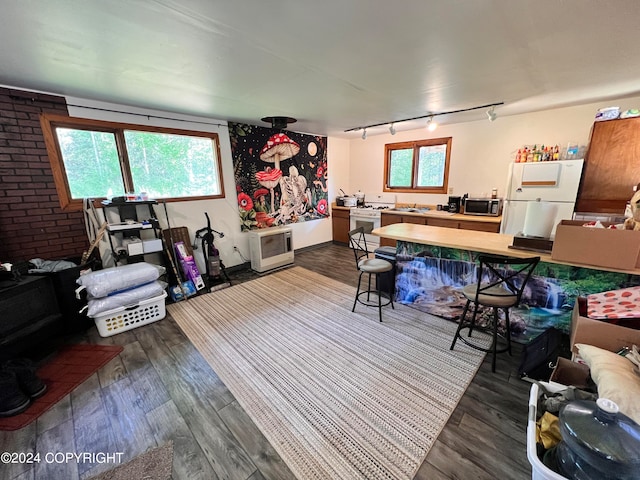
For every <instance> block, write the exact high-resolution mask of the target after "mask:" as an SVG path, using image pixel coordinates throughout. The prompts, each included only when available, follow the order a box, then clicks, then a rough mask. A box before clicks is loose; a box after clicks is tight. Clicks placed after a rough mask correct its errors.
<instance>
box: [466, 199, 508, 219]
mask: <svg viewBox="0 0 640 480" xmlns="http://www.w3.org/2000/svg"><path fill="white" fill-rule="evenodd" d="M500 213H502V199H501V198H467V199H466V200H465V202H464V214H465V215H489V216H492V217H497V216H498V215H500Z"/></svg>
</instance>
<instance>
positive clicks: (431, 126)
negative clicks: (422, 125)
mask: <svg viewBox="0 0 640 480" xmlns="http://www.w3.org/2000/svg"><path fill="white" fill-rule="evenodd" d="M436 128H438V124H437V123H436V122H434V121H433V115H432V116H430V117H429V120H427V130H429V131H430V132H433V131H434V130H435V129H436Z"/></svg>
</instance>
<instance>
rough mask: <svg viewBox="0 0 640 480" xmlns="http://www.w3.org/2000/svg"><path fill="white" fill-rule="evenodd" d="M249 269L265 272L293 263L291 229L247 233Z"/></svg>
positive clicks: (272, 229)
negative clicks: (249, 258) (249, 255)
mask: <svg viewBox="0 0 640 480" xmlns="http://www.w3.org/2000/svg"><path fill="white" fill-rule="evenodd" d="M249 249H250V250H251V268H252V269H253V270H255V271H256V272H266V271H267V270H273V269H274V268H279V267H284V266H286V265H291V264H292V263H293V238H292V230H291V228H268V229H264V230H255V231H252V232H249Z"/></svg>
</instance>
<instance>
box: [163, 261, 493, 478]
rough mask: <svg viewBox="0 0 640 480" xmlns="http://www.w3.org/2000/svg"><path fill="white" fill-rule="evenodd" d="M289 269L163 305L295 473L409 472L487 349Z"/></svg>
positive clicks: (440, 324) (433, 321)
mask: <svg viewBox="0 0 640 480" xmlns="http://www.w3.org/2000/svg"><path fill="white" fill-rule="evenodd" d="M354 295H355V288H353V287H350V286H347V285H344V284H342V283H340V282H337V281H335V280H333V279H331V278H328V277H325V276H323V275H320V274H317V273H314V272H311V271H309V270H306V269H304V268H301V267H294V268H290V269H287V270H283V271H280V272H277V273H273V274H271V275H267V276H264V277H261V278H259V279H256V280H252V281H250V282H247V283H242V284H239V285H235V286H233V287H231V288H227V289H224V290H220V291H217V292H214V293H212V294H208V295H203V296H200V297H195V298H192V299H190V300H188V301H185V302H180V303H177V304H173V305H169V306H168V311H169V313H170V314H171V316H172V317H173V318H174V319H175V321H176V322H177V323H178V325H180V327H181V328H182V329H183V330H184V332H185V333H186V335H187V336H188V337H189V339H190V340H191V341H192V342H193V344H194V345H195V346H196V348H197V349H198V350H199V351H200V352H201V353H202V355H203V357H204V358H205V359H206V360H207V361H208V362H209V364H210V365H211V367H212V368H213V369H214V370H215V371H216V373H217V374H218V375H219V376H220V378H221V379H222V380H223V381H224V383H225V384H226V385H227V387H228V388H229V390H231V392H232V393H233V394H234V396H235V397H236V399H237V400H238V402H239V403H240V405H241V406H242V407H243V408H244V410H245V411H246V412H247V414H248V415H249V416H250V417H251V419H252V420H253V421H254V422H255V423H256V425H257V426H258V427H259V428H260V430H261V431H262V432H263V433H264V435H265V436H266V437H267V439H268V440H269V442H270V443H271V444H272V445H273V447H274V448H275V449H276V450H277V452H278V453H279V454H280V456H281V457H282V459H283V460H284V461H285V462H286V463H287V465H288V466H289V468H290V469H291V471H292V472H293V473H294V474H295V475H296V476H297V477H298V478H300V479H301V480H309V479H358V478H370V479H411V478H413V476H414V475H415V473H416V471H417V470H418V468H419V467H420V465H421V463H422V461H423V460H424V458H425V457H426V455H427V453H428V451H429V449H430V448H431V446H432V445H433V443H434V441H435V439H436V438H437V436H438V434H439V433H440V431H441V430H442V428H443V427H444V425H445V423H446V422H447V420H448V418H449V416H450V415H451V413H452V412H453V410H454V409H455V407H456V405H457V403H458V401H459V400H460V397H461V396H462V395H463V393H464V391H465V389H466V388H467V386H468V384H469V383H470V381H471V380H472V378H473V376H474V374H475V372H476V371H477V369H478V367H479V366H480V364H481V362H482V359H483V356H484V354H483V353H481V352H478V351H476V350H473V349H471V348H469V347H467V346H465V345H462V344H461V343H462V342H458V343H457V344H456V348H455V350H454V351H453V352H451V351H450V350H449V346H450V344H451V340H452V338H453V335H454V333H455V328H456V324H455V323H453V322H449V321H446V320H443V319H440V318H438V317H434V316H431V315H428V314H425V313H422V312H420V311H418V310H416V309H412V308H409V307H406V306H404V305H396V309H395V310H391V309H390V308H389V307H386V308H385V309H384V311H383V323H380V322H378V317H377V310H376V309H375V308H367V307H364V306H360V305H359V306H358V307H357V308H356V312H355V313H352V312H351V307H352V305H353V298H354Z"/></svg>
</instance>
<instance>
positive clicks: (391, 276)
mask: <svg viewBox="0 0 640 480" xmlns="http://www.w3.org/2000/svg"><path fill="white" fill-rule="evenodd" d="M373 253H374V255H375V257H376V258H380V259H382V260H386V261H388V262H391V265H393V268H392V269H391V270H390V271H388V272H385V273H382V274H380V290H381V291H383V292H391V294H392V295H393V294H394V292H395V283H396V247H378V248H376V249H375V250H374V251H373Z"/></svg>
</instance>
